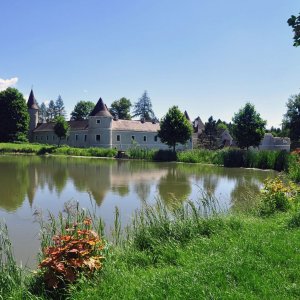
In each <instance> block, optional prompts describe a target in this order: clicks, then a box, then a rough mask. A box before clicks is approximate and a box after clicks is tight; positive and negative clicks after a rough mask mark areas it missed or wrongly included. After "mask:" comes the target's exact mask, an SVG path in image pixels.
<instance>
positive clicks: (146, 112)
mask: <svg viewBox="0 0 300 300" xmlns="http://www.w3.org/2000/svg"><path fill="white" fill-rule="evenodd" d="M137 116H140V117H141V118H144V119H145V121H151V120H152V119H154V118H155V114H154V112H153V110H152V103H151V99H150V98H149V96H148V93H147V91H145V92H144V94H143V95H142V97H141V98H140V99H139V100H138V101H137V102H136V103H135V104H134V106H133V115H132V117H133V118H134V117H137Z"/></svg>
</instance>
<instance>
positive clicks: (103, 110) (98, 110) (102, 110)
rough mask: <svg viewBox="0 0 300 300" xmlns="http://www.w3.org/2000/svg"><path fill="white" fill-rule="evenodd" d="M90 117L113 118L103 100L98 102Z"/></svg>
mask: <svg viewBox="0 0 300 300" xmlns="http://www.w3.org/2000/svg"><path fill="white" fill-rule="evenodd" d="M90 116H91V117H111V118H112V115H111V114H110V112H109V111H108V109H107V107H106V105H105V104H104V102H103V100H102V99H101V98H100V99H99V100H98V102H97V104H96V106H95V107H94V109H93V110H92V112H91V113H90Z"/></svg>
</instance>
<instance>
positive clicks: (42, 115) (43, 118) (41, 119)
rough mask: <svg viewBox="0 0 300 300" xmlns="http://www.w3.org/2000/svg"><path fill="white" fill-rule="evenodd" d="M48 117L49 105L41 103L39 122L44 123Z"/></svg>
mask: <svg viewBox="0 0 300 300" xmlns="http://www.w3.org/2000/svg"><path fill="white" fill-rule="evenodd" d="M46 119H47V106H46V104H45V103H44V102H43V103H42V104H41V105H39V123H44V122H45V121H46Z"/></svg>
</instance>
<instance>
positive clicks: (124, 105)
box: [109, 97, 131, 120]
mask: <svg viewBox="0 0 300 300" xmlns="http://www.w3.org/2000/svg"><path fill="white" fill-rule="evenodd" d="M130 107H131V102H130V100H129V99H126V98H124V97H122V98H121V99H119V100H116V101H114V102H113V103H112V104H111V107H110V109H109V111H110V113H111V114H112V115H113V116H116V115H117V116H118V117H119V118H120V119H122V120H131V116H130Z"/></svg>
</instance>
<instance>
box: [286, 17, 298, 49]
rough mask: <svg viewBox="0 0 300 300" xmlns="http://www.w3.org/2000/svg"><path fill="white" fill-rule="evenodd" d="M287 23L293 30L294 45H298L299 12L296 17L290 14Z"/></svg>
mask: <svg viewBox="0 0 300 300" xmlns="http://www.w3.org/2000/svg"><path fill="white" fill-rule="evenodd" d="M287 23H288V24H289V26H291V27H292V28H293V32H294V46H295V47H298V46H300V13H299V15H298V16H297V17H296V16H294V15H292V16H291V17H290V18H289V19H288V20H287Z"/></svg>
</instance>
